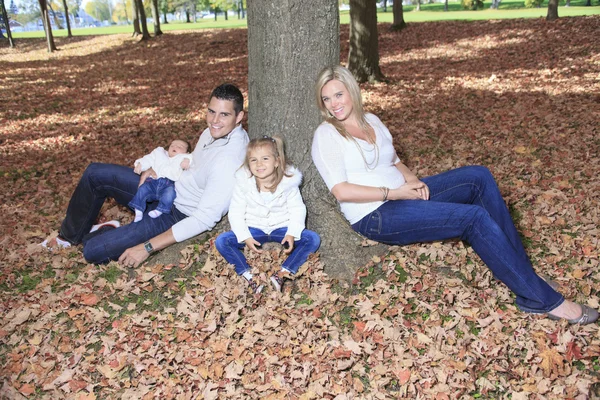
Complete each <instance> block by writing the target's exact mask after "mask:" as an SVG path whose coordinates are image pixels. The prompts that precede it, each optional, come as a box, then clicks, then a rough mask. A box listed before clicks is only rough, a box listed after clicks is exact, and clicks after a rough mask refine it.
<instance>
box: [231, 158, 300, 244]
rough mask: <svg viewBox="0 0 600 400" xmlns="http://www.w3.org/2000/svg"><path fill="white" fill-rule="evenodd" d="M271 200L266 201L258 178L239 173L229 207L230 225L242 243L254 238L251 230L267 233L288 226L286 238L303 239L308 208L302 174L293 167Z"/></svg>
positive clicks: (248, 173)
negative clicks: (302, 187) (302, 192)
mask: <svg viewBox="0 0 600 400" xmlns="http://www.w3.org/2000/svg"><path fill="white" fill-rule="evenodd" d="M286 173H287V175H290V176H289V177H288V176H285V175H284V177H283V179H282V180H281V182H280V183H279V185H278V186H277V189H276V190H275V193H273V197H272V199H271V200H269V201H266V200H265V199H264V198H263V197H262V196H261V195H260V193H259V191H258V188H257V187H256V179H255V178H254V176H252V174H251V173H250V171H248V170H247V169H246V168H244V167H242V168H240V169H239V170H238V171H237V172H236V173H235V187H234V189H233V197H232V199H231V204H230V205H229V214H228V218H229V224H230V225H231V230H232V231H233V233H234V234H235V236H236V238H237V240H238V243H242V242H243V241H245V240H246V239H249V238H251V237H252V235H251V234H250V230H249V229H248V227H250V226H251V227H253V228H258V229H260V230H262V231H264V232H265V233H267V234H268V233H271V232H273V231H274V230H275V229H278V228H283V227H287V228H288V229H287V233H286V235H292V236H294V239H296V240H299V239H300V235H301V234H302V231H303V230H304V226H305V225H304V221H305V220H306V206H305V205H304V202H303V201H302V196H301V195H300V189H299V186H300V182H302V173H301V172H300V171H299V170H298V169H296V168H294V167H292V166H289V167H288V168H287V170H286Z"/></svg>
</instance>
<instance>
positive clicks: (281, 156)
mask: <svg viewBox="0 0 600 400" xmlns="http://www.w3.org/2000/svg"><path fill="white" fill-rule="evenodd" d="M262 147H268V148H269V149H270V150H271V152H272V153H273V157H275V159H276V160H278V161H279V167H278V168H275V180H274V181H273V185H272V186H267V189H269V190H270V191H272V192H274V191H275V189H277V186H278V185H279V184H280V183H281V180H282V179H283V177H284V176H287V177H289V176H291V175H288V174H286V172H285V171H286V170H287V167H288V165H289V163H288V161H287V160H286V157H285V148H284V144H283V139H282V138H281V137H279V136H273V137H269V136H263V137H261V138H256V139H252V140H251V141H250V143H248V147H247V148H246V159H245V160H244V167H246V169H247V170H248V171H250V162H249V159H250V153H251V152H252V151H254V150H256V149H259V148H262Z"/></svg>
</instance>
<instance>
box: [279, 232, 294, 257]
mask: <svg viewBox="0 0 600 400" xmlns="http://www.w3.org/2000/svg"><path fill="white" fill-rule="evenodd" d="M286 243H287V244H288V248H287V249H285V250H284V251H283V252H284V253H285V254H290V253H291V252H292V250H294V237H293V236H292V235H285V237H284V238H283V240H282V241H281V244H282V245H283V247H284V248H285V244H286Z"/></svg>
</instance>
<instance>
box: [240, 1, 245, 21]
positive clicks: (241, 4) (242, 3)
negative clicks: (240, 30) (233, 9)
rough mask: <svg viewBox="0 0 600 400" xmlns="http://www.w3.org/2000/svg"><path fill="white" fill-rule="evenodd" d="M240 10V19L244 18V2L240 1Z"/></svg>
mask: <svg viewBox="0 0 600 400" xmlns="http://www.w3.org/2000/svg"><path fill="white" fill-rule="evenodd" d="M240 8H241V9H242V19H244V18H246V10H244V0H240Z"/></svg>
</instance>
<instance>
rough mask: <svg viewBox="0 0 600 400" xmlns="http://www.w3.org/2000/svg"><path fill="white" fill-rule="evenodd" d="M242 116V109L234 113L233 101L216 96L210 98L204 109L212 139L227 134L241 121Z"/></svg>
mask: <svg viewBox="0 0 600 400" xmlns="http://www.w3.org/2000/svg"><path fill="white" fill-rule="evenodd" d="M242 118H244V112H243V111H240V113H239V114H238V115H235V110H234V109H233V101H230V100H221V99H217V98H216V97H213V98H212V99H210V102H209V103H208V110H207V111H206V123H207V124H208V129H209V130H210V135H211V136H212V137H213V138H214V139H219V138H222V137H223V136H226V135H228V134H229V132H231V131H232V130H233V128H235V126H236V125H237V124H239V123H240V122H241V121H242Z"/></svg>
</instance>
